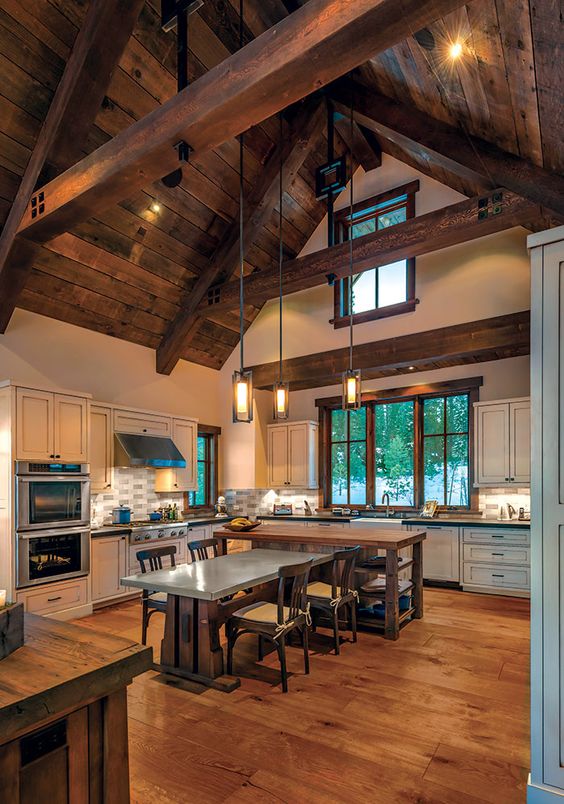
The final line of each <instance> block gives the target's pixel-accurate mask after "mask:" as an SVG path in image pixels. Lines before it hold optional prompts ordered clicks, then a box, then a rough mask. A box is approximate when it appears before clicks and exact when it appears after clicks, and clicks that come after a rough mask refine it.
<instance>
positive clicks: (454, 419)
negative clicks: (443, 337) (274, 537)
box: [318, 378, 481, 510]
mask: <svg viewBox="0 0 564 804" xmlns="http://www.w3.org/2000/svg"><path fill="white" fill-rule="evenodd" d="M479 380H480V382H478V381H468V382H469V383H470V385H469V387H467V388H463V387H460V385H461V384H460V381H455V382H453V384H452V385H453V387H452V390H450V389H449V387H448V386H449V383H441V384H440V390H439V389H438V388H437V390H436V391H433V390H432V386H430V387H428V390H427V392H426V393H421V392H419V389H416V388H414V389H413V392H412V393H410V389H409V388H406V389H400V390H401V394H400V393H399V392H391V393H390V396H389V398H386V395H385V392H379V393H375V394H365V395H363V406H362V408H361V410H359V411H350V412H344V411H342V410H341V409H340V408H339V407H338V403H337V402H333V400H328V403H329V404H327V405H325V406H324V405H323V401H322V400H320V401H319V402H318V404H319V405H320V408H321V411H320V414H321V415H320V420H321V425H322V430H323V431H324V438H322V440H321V445H322V446H321V456H320V457H321V468H322V474H323V478H324V480H323V491H324V503H325V505H327V506H331V505H352V506H355V507H364V506H365V505H367V504H369V505H373V506H375V507H376V508H379V507H381V508H384V507H385V506H384V505H383V495H384V494H389V496H390V504H391V505H392V507H393V508H396V509H399V510H419V509H420V508H421V507H422V506H423V503H424V502H425V500H430V499H432V500H437V501H438V503H439V505H440V506H443V507H445V508H448V509H455V510H460V509H469V508H476V507H477V502H478V501H477V495H476V492H475V490H474V489H473V432H472V430H473V420H472V417H471V411H472V403H473V402H475V401H477V398H478V387H479V384H480V383H481V378H479Z"/></svg>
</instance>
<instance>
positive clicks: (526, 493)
mask: <svg viewBox="0 0 564 804" xmlns="http://www.w3.org/2000/svg"><path fill="white" fill-rule="evenodd" d="M507 503H510V504H511V505H512V506H513V508H515V510H516V511H517V513H519V508H524V509H525V511H530V510H531V490H530V488H527V487H525V488H511V489H508V488H503V487H501V488H497V489H496V488H487V489H483V488H482V489H480V511H482V513H483V515H484V517H485V518H486V519H497V518H498V517H499V510H500V506H501V505H507Z"/></svg>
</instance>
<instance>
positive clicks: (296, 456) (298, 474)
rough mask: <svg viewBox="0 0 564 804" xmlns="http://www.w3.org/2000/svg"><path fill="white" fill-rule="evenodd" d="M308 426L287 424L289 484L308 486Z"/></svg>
mask: <svg viewBox="0 0 564 804" xmlns="http://www.w3.org/2000/svg"><path fill="white" fill-rule="evenodd" d="M308 458H309V449H308V427H307V425H306V424H289V425H288V481H289V482H290V485H291V486H298V487H299V486H302V487H304V488H305V487H307V486H308V480H309V477H308V475H309V471H308V470H309V465H308Z"/></svg>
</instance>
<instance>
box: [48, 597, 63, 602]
mask: <svg viewBox="0 0 564 804" xmlns="http://www.w3.org/2000/svg"><path fill="white" fill-rule="evenodd" d="M60 599H61V595H58V596H57V597H48V598H47V603H54V602H55V600H60Z"/></svg>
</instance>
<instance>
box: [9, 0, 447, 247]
mask: <svg viewBox="0 0 564 804" xmlns="http://www.w3.org/2000/svg"><path fill="white" fill-rule="evenodd" d="M462 4H463V3H462V0H426V1H425V2H421V0H403V2H402V3H401V4H398V3H397V1H396V0H357V2H355V3H343V2H342V0H311V2H309V3H307V5H306V6H304V7H303V8H301V9H299V10H298V11H296V12H295V13H293V14H292V15H291V16H289V17H287V18H286V19H284V20H282V21H281V22H280V23H279V24H278V25H276V26H275V27H274V28H272V29H270V30H268V31H266V32H265V33H264V34H262V35H261V36H259V37H257V39H255V40H253V41H252V42H250V43H249V44H248V45H247V46H246V47H244V48H242V49H241V50H240V51H238V52H237V53H235V54H233V55H232V56H230V57H229V58H227V59H225V60H224V61H223V62H221V63H220V64H218V65H217V66H216V67H214V68H213V69H211V70H210V71H209V72H208V73H206V74H205V75H203V76H202V77H201V78H199V79H198V80H197V81H195V82H194V83H193V84H191V86H190V87H188V88H186V89H184V90H183V91H182V92H180V93H178V94H177V95H176V96H174V97H173V98H171V99H170V100H169V101H167V102H166V103H164V104H163V105H162V106H161V107H159V108H158V109H156V110H155V111H154V112H152V113H151V114H149V115H147V116H146V117H144V118H143V119H142V120H140V121H138V122H137V123H135V124H133V125H131V126H129V128H127V129H126V130H125V131H123V132H121V133H120V134H118V136H116V137H114V139H113V140H111V141H110V142H108V143H106V144H105V145H102V146H101V147H100V148H98V149H97V150H96V151H94V152H93V153H92V154H89V155H88V156H87V157H85V158H84V159H83V160H82V161H81V162H80V163H78V164H77V165H75V166H73V167H72V168H70V169H69V170H68V171H66V172H65V173H64V174H63V175H62V176H59V177H57V178H56V179H54V180H53V181H52V182H50V183H49V184H48V185H46V186H45V187H44V188H43V191H44V193H45V198H46V200H47V204H46V209H45V213H44V214H43V215H42V216H40V217H38V218H35V219H33V218H32V217H31V209H28V210H27V211H26V214H25V216H24V219H23V221H22V223H21V226H20V231H21V232H25V233H26V235H27V237H29V238H30V239H31V240H34V241H36V242H45V241H46V240H49V239H51V238H53V237H55V236H56V235H58V234H61V233H62V232H64V231H68V230H69V229H71V228H72V227H73V226H74V225H76V224H77V223H78V222H80V221H81V220H84V219H86V218H89V217H91V216H92V215H93V214H95V213H96V212H97V211H99V210H101V209H105V208H107V207H109V206H112V204H114V203H117V202H119V201H121V200H123V199H124V198H127V197H129V196H131V195H132V194H133V193H134V192H135V191H136V190H138V189H140V188H142V187H144V186H147V184H148V183H149V182H151V181H153V180H155V179H157V178H159V177H160V176H162V175H163V174H166V173H167V172H168V171H171V170H173V169H174V168H175V167H176V166H177V154H176V150H175V148H174V146H175V145H176V143H178V141H179V140H181V139H183V140H185V141H186V142H187V143H188V144H189V145H190V146H191V148H192V149H193V151H194V152H195V153H198V152H202V151H208V150H210V149H212V148H214V147H216V146H218V145H220V144H222V143H224V142H226V141H228V140H230V139H231V138H233V137H234V136H237V135H238V134H240V133H241V132H243V131H245V130H247V129H248V128H249V127H250V126H252V125H254V124H256V123H259V122H261V121H262V120H265V119H266V118H268V117H270V116H272V115H273V114H276V113H277V112H278V111H280V109H282V108H286V107H287V106H288V105H290V104H291V103H293V102H295V101H298V100H300V99H302V98H304V97H305V96H306V95H309V94H311V92H312V91H314V90H315V89H317V88H319V87H321V86H324V85H326V84H328V83H330V82H331V81H333V80H335V79H336V78H338V77H339V76H341V75H343V74H344V73H346V72H348V71H349V70H351V69H352V68H354V67H355V66H357V65H359V64H361V63H362V62H363V61H365V60H366V59H367V58H369V57H370V56H372V55H373V54H374V53H378V52H381V51H383V50H386V49H387V48H388V47H390V46H391V45H392V44H394V43H396V42H399V41H401V40H402V39H403V38H405V37H406V36H408V35H409V34H410V33H411V31H412V30H413V29H416V30H417V29H418V28H419V27H421V26H422V25H425V24H427V23H429V22H430V21H431V20H433V19H436V18H437V17H440V16H441V15H442V14H445V13H449V12H450V11H452V10H454V9H455V8H457V7H459V6H460V5H462ZM351 42H354V47H351V44H350V43H351ZM313 65H314V68H313Z"/></svg>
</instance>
